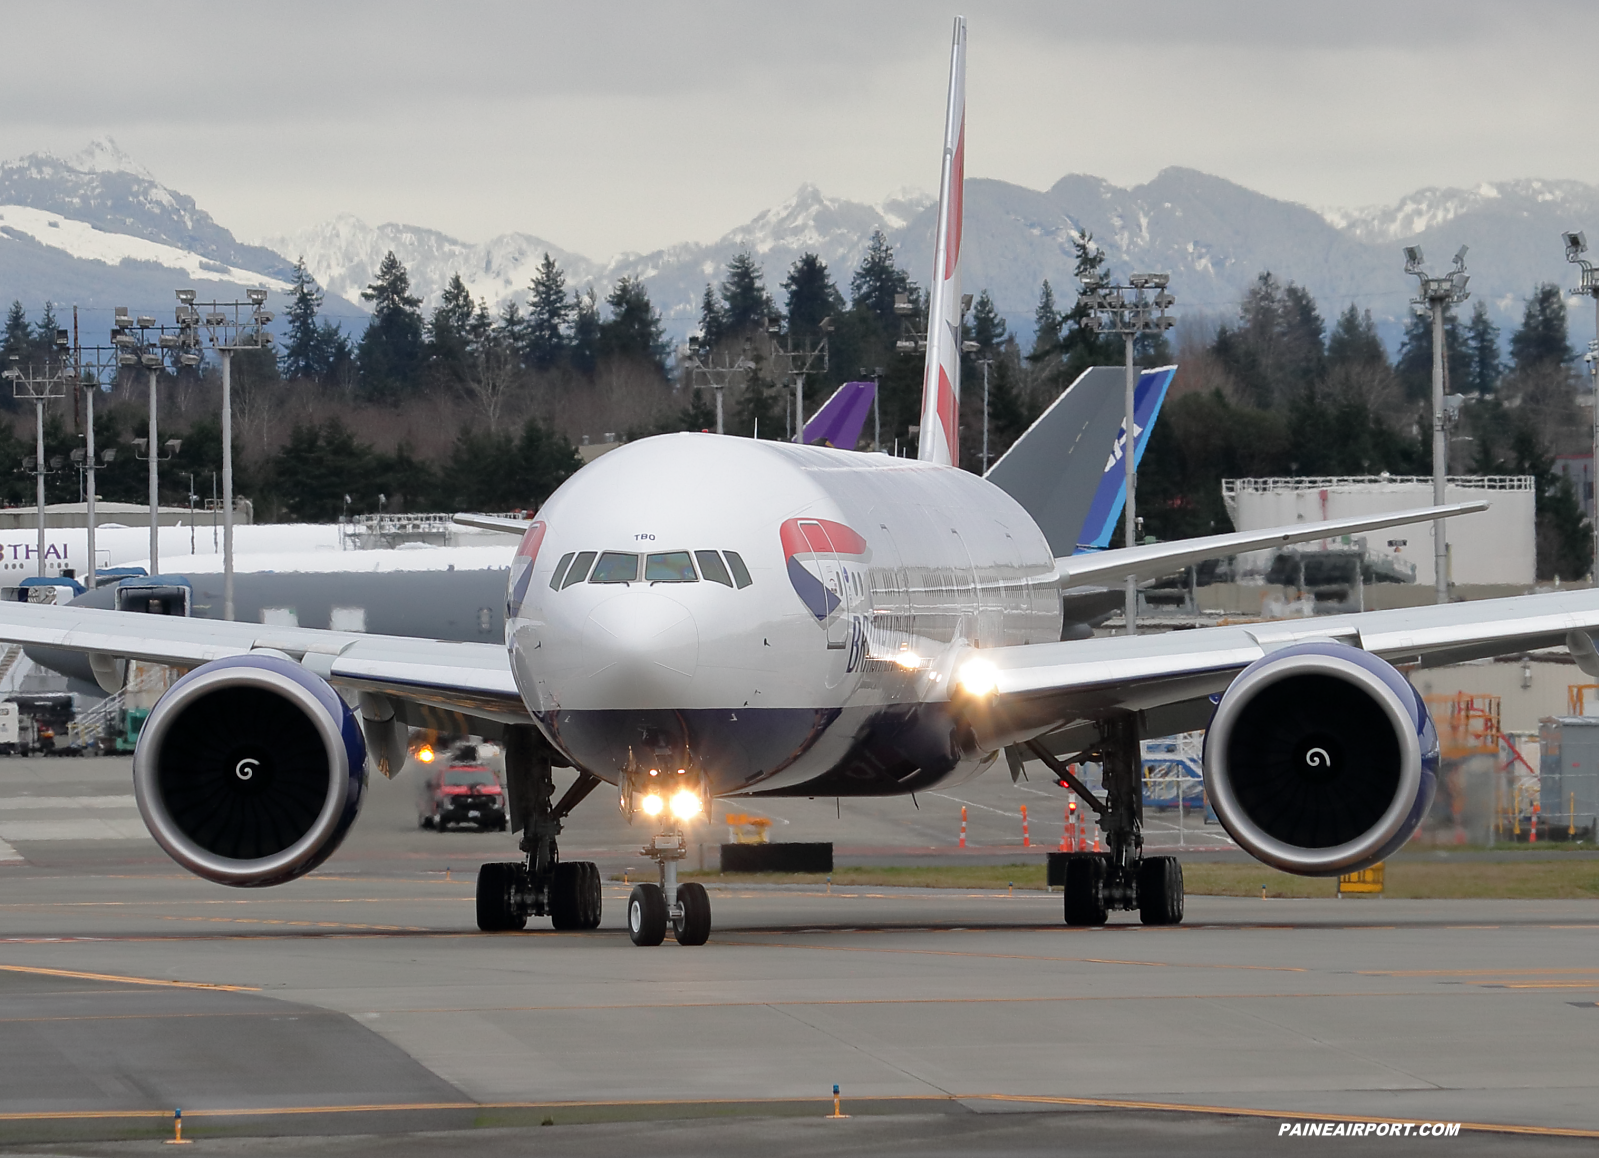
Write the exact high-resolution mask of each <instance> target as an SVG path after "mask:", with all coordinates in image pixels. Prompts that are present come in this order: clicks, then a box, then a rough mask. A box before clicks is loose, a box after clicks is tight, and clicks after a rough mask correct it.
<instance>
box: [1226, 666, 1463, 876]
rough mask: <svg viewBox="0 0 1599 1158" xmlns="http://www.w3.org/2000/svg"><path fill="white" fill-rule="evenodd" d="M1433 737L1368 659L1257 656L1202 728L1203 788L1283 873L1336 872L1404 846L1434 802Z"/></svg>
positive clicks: (1408, 694)
mask: <svg viewBox="0 0 1599 1158" xmlns="http://www.w3.org/2000/svg"><path fill="white" fill-rule="evenodd" d="M1437 772H1438V733H1437V731H1436V730H1435V729H1434V728H1433V723H1432V718H1431V717H1430V716H1429V715H1428V714H1427V708H1426V706H1425V705H1424V704H1423V703H1422V699H1421V696H1420V695H1419V694H1418V693H1417V692H1416V689H1415V688H1413V687H1411V686H1410V683H1409V682H1408V681H1407V680H1406V679H1405V677H1404V676H1402V675H1400V674H1399V672H1397V671H1396V670H1394V668H1393V667H1392V666H1391V665H1390V664H1388V663H1387V662H1385V661H1384V660H1382V659H1380V658H1378V657H1377V656H1374V655H1371V654H1369V653H1367V652H1364V651H1361V650H1360V649H1359V648H1355V647H1350V646H1347V645H1345V644H1336V643H1307V644H1300V645H1297V646H1294V647H1288V648H1284V649H1283V650H1281V651H1277V652H1273V653H1272V654H1271V655H1268V656H1266V657H1264V658H1262V659H1259V660H1256V661H1255V662H1254V663H1253V664H1251V665H1250V666H1249V667H1247V668H1245V669H1244V671H1243V673H1242V674H1240V675H1239V677H1238V678H1237V679H1236V680H1234V681H1233V683H1232V685H1231V686H1230V687H1229V688H1228V689H1227V691H1226V693H1225V694H1224V695H1223V696H1222V697H1221V701H1220V702H1219V703H1218V704H1217V706H1216V711H1215V714H1214V715H1213V716H1212V717H1211V722H1210V729H1209V731H1208V732H1207V733H1206V736H1205V789H1206V791H1207V792H1208V793H1209V796H1210V801H1211V805H1212V807H1214V808H1215V810H1216V815H1217V817H1218V818H1219V819H1220V820H1221V823H1222V825H1223V827H1225V828H1226V829H1227V832H1228V833H1229V834H1230V835H1231V836H1232V838H1233V839H1234V840H1235V841H1237V842H1238V844H1239V846H1240V847H1242V848H1243V849H1245V850H1246V851H1247V852H1249V853H1250V854H1252V855H1253V856H1255V857H1257V858H1259V859H1260V860H1262V861H1264V862H1265V863H1267V864H1269V865H1272V866H1274V867H1276V868H1280V869H1283V870H1284V871H1286V872H1292V873H1299V874H1301V875H1304V876H1336V875H1338V874H1341V873H1348V872H1355V871H1357V870H1360V869H1364V868H1369V867H1370V866H1371V865H1373V864H1376V863H1377V862H1378V861H1380V860H1382V859H1383V858H1384V857H1387V856H1389V855H1390V854H1392V853H1393V852H1394V851H1396V850H1397V849H1398V848H1399V847H1400V846H1402V845H1403V844H1404V843H1405V841H1406V840H1408V839H1409V838H1410V835H1411V834H1412V833H1413V832H1415V831H1416V826H1417V825H1419V824H1420V823H1421V821H1422V818H1423V817H1424V816H1426V814H1427V809H1428V808H1430V807H1431V806H1432V799H1433V794H1434V792H1435V791H1436V789H1437Z"/></svg>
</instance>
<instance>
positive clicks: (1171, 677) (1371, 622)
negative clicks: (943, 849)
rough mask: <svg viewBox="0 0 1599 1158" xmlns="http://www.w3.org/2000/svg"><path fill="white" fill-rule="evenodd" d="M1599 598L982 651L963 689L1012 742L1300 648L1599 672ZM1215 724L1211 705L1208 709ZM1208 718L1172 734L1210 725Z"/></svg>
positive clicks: (1454, 606) (1200, 688)
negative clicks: (1534, 663) (1549, 651)
mask: <svg viewBox="0 0 1599 1158" xmlns="http://www.w3.org/2000/svg"><path fill="white" fill-rule="evenodd" d="M1596 633H1599V591H1570V592H1555V593H1550V594H1545V595H1522V596H1517V597H1514V598H1509V599H1489V600H1481V601H1477V602H1471V603H1449V604H1443V605H1439V606H1433V607H1414V608H1402V609H1397V610H1392V611H1367V612H1362V613H1358V614H1351V615H1329V616H1317V617H1315V618H1312V619H1286V620H1276V621H1272V622H1267V623H1252V624H1241V625H1237V626H1229V627H1206V628H1199V629H1196V630H1193V631H1173V632H1166V633H1163V634H1158V635H1155V634H1152V635H1141V636H1134V637H1127V636H1108V637H1102V638H1098V639H1090V640H1080V641H1074V642H1064V643H1045V644H1033V645H1031V646H1016V647H999V648H983V649H981V650H979V651H969V652H966V653H965V655H964V658H965V661H966V662H965V664H964V666H962V667H961V668H960V669H959V670H958V671H957V672H956V673H955V675H956V681H955V682H956V685H957V686H961V687H964V688H965V689H966V690H967V691H968V692H969V693H971V694H973V695H975V696H980V697H982V696H986V697H989V698H990V700H991V704H992V711H991V712H990V713H989V723H988V727H989V728H990V729H991V730H992V732H993V733H994V734H995V735H998V736H1000V737H1001V742H1006V743H1008V742H1011V741H1012V740H1013V739H1025V738H1026V737H1027V736H1028V735H1038V734H1040V733H1042V732H1045V731H1048V730H1051V729H1054V728H1060V727H1063V726H1067V725H1070V724H1072V723H1074V722H1078V721H1083V720H1092V719H1100V718H1103V717H1105V716H1107V715H1111V714H1114V713H1118V712H1128V711H1132V712H1142V711H1149V710H1152V709H1158V708H1161V707H1163V706H1165V705H1171V704H1177V703H1181V702H1183V701H1195V700H1198V699H1200V698H1202V697H1208V696H1210V695H1213V694H1215V693H1217V692H1220V691H1223V690H1225V689H1226V687H1227V685H1228V684H1229V683H1230V682H1232V679H1233V677H1234V676H1236V675H1237V674H1238V673H1239V672H1240V671H1242V670H1243V669H1244V668H1245V667H1247V666H1248V665H1249V664H1251V663H1253V662H1254V661H1255V660H1257V659H1260V658H1261V657H1263V656H1265V655H1268V654H1270V653H1271V652H1273V651H1276V650H1277V649H1279V648H1283V647H1288V646H1290V645H1293V644H1299V643H1310V642H1337V643H1346V644H1349V645H1351V646H1354V647H1358V648H1361V649H1363V650H1365V651H1368V652H1371V653H1373V654H1375V655H1378V656H1381V657H1382V658H1383V659H1385V660H1387V661H1388V662H1389V663H1391V664H1393V665H1395V666H1396V667H1401V668H1403V667H1412V666H1421V667H1436V666H1440V665H1442V664H1449V663H1460V662H1464V661H1466V660H1471V659H1482V658H1486V657H1488V656H1493V655H1506V654H1515V653H1517V652H1522V651H1528V650H1531V649H1534V648H1541V647H1554V646H1561V645H1564V646H1566V647H1568V648H1569V649H1570V650H1571V652H1572V655H1573V657H1574V658H1575V659H1576V660H1577V662H1578V664H1579V666H1581V667H1582V670H1583V671H1585V672H1599V653H1596V651H1595V648H1594V644H1593V637H1594V635H1595V634H1596ZM1200 708H1201V711H1202V713H1203V714H1204V715H1205V716H1206V717H1207V718H1208V705H1204V704H1202V705H1200ZM1203 726H1204V721H1203V720H1200V721H1198V722H1196V723H1191V724H1188V725H1183V726H1176V727H1173V728H1172V730H1173V731H1181V730H1188V729H1189V728H1190V727H1193V728H1198V727H1203Z"/></svg>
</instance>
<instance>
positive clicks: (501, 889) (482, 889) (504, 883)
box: [477, 861, 527, 933]
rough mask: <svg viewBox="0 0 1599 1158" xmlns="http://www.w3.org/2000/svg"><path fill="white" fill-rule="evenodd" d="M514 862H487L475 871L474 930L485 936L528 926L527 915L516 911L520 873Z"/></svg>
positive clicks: (520, 869) (520, 868)
mask: <svg viewBox="0 0 1599 1158" xmlns="http://www.w3.org/2000/svg"><path fill="white" fill-rule="evenodd" d="M522 871H523V869H522V866H521V865H520V864H517V863H516V862H514V861H512V862H504V861H500V862H490V863H489V864H485V865H482V866H481V867H479V869H478V870H477V927H478V928H479V929H482V930H483V931H484V932H485V933H504V932H509V931H511V930H513V929H521V928H525V927H526V926H527V915H526V914H525V913H520V912H518V911H517V908H516V896H515V894H516V886H517V881H518V878H519V877H520V876H521V874H522Z"/></svg>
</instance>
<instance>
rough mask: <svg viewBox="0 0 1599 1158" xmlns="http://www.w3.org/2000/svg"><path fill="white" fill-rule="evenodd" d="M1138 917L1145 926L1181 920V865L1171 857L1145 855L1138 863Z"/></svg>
mask: <svg viewBox="0 0 1599 1158" xmlns="http://www.w3.org/2000/svg"><path fill="white" fill-rule="evenodd" d="M1138 916H1139V919H1140V920H1142V921H1143V922H1144V924H1146V925H1178V924H1181V923H1182V919H1183V866H1182V863H1181V862H1180V861H1179V860H1178V859H1177V858H1176V857H1174V856H1146V857H1145V858H1144V861H1143V863H1142V864H1141V865H1139V866H1138Z"/></svg>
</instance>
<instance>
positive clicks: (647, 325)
mask: <svg viewBox="0 0 1599 1158" xmlns="http://www.w3.org/2000/svg"><path fill="white" fill-rule="evenodd" d="M605 304H606V305H607V306H609V307H610V311H611V316H610V317H609V318H607V319H605V320H604V321H603V322H601V323H600V333H599V352H600V354H602V355H610V356H612V357H620V358H637V359H640V360H642V361H646V362H649V363H651V364H652V365H654V366H655V367H656V369H658V370H659V371H660V372H661V373H662V374H663V375H664V374H665V373H666V352H667V351H666V339H665V337H664V335H663V333H662V330H661V315H660V314H659V313H657V312H656V309H655V306H654V305H653V304H651V302H650V295H649V291H647V290H646V289H645V288H644V283H643V282H642V281H640V280H639V279H637V278H633V277H624V278H623V279H622V280H621V281H619V282H617V283H616V288H614V289H613V290H611V292H610V295H609V296H608V297H607V298H606V299H605Z"/></svg>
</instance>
